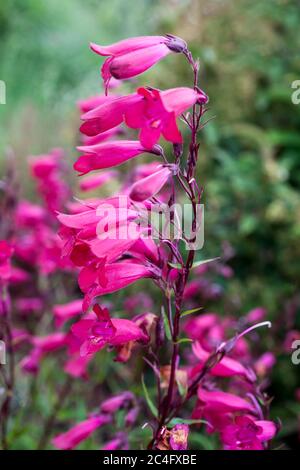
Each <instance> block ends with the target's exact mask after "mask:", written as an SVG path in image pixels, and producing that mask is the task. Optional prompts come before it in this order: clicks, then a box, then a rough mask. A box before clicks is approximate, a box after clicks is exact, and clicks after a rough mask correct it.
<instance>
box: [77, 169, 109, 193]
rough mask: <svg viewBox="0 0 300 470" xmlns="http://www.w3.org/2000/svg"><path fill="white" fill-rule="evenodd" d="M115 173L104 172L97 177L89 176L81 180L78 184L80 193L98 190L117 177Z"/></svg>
mask: <svg viewBox="0 0 300 470" xmlns="http://www.w3.org/2000/svg"><path fill="white" fill-rule="evenodd" d="M117 174H118V173H117V172H116V171H105V172H103V173H101V174H99V175H91V176H88V177H86V178H84V179H82V180H81V181H80V183H79V186H80V189H81V191H91V190H93V189H96V188H100V187H101V186H102V185H103V184H105V183H107V182H108V181H110V180H111V179H112V178H114V177H116V176H117Z"/></svg>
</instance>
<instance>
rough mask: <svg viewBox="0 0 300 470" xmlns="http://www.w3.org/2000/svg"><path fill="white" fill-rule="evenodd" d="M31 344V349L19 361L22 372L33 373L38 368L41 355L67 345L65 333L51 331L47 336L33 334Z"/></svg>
mask: <svg viewBox="0 0 300 470" xmlns="http://www.w3.org/2000/svg"><path fill="white" fill-rule="evenodd" d="M31 343H32V344H33V346H34V347H33V349H32V351H31V352H30V353H29V354H28V355H27V356H25V357H24V358H23V359H22V361H21V363H20V366H21V369H22V370H23V371H24V372H27V373H30V374H35V373H37V372H38V370H39V365H40V362H41V360H42V359H43V357H44V356H45V355H47V354H49V353H52V352H55V351H57V350H59V349H61V348H63V347H65V346H67V335H66V333H61V332H57V333H51V334H49V335H47V336H34V337H32V338H31Z"/></svg>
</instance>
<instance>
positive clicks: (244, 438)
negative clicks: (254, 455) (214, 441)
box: [221, 416, 276, 450]
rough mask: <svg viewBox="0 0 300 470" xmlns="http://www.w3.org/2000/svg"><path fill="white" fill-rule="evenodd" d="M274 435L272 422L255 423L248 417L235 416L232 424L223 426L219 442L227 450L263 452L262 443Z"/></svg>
mask: <svg viewBox="0 0 300 470" xmlns="http://www.w3.org/2000/svg"><path fill="white" fill-rule="evenodd" d="M275 434H276V426H275V424H274V423H273V422H272V421H263V420H261V421H255V420H254V419H252V418H250V417H249V416H237V417H235V418H234V423H233V424H229V425H227V426H224V428H223V429H222V430H221V440H222V442H223V445H224V447H225V449H228V450H263V449H264V446H263V443H264V442H266V441H269V440H270V439H272V438H273V437H274V436H275Z"/></svg>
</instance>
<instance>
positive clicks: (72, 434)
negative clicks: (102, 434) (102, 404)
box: [52, 415, 110, 450]
mask: <svg viewBox="0 0 300 470" xmlns="http://www.w3.org/2000/svg"><path fill="white" fill-rule="evenodd" d="M109 422H110V417H109V416H108V415H105V416H104V415H100V416H92V417H91V418H88V419H86V420H85V421H82V422H81V423H78V424H76V425H75V426H74V427H73V428H71V429H70V430H69V431H67V432H65V433H63V434H59V435H58V436H56V437H55V438H54V439H53V440H52V443H53V445H54V447H57V448H58V449H62V450H71V449H74V447H77V446H78V444H80V443H81V442H82V441H84V440H85V439H87V438H88V437H89V436H90V435H91V434H92V433H93V432H94V431H96V429H98V428H100V427H101V426H103V425H105V424H107V423H109Z"/></svg>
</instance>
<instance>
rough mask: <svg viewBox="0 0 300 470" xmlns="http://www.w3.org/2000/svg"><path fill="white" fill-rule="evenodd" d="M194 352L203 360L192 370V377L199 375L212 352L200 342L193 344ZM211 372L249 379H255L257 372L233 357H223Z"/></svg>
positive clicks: (219, 375) (221, 375) (215, 374)
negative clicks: (205, 348) (206, 349)
mask: <svg viewBox="0 0 300 470" xmlns="http://www.w3.org/2000/svg"><path fill="white" fill-rule="evenodd" d="M193 352H194V354H195V356H196V357H197V359H199V360H200V361H201V362H200V364H197V365H196V366H195V367H194V368H193V369H192V371H191V374H190V375H191V377H194V376H195V375H198V374H199V372H200V371H201V370H202V368H203V365H204V363H205V361H206V360H207V359H208V358H209V356H210V353H209V352H207V351H205V350H204V349H203V348H202V347H201V345H200V343H199V342H196V343H194V344H193ZM210 374H211V375H214V376H217V377H234V376H242V377H245V378H246V379H248V380H249V381H251V382H252V381H253V380H255V378H256V377H255V374H254V372H253V371H251V370H250V369H247V368H246V367H244V366H243V365H242V364H241V363H240V362H239V361H237V360H235V359H232V358H230V357H226V356H225V357H223V359H221V361H220V362H218V363H217V364H216V365H215V366H214V367H213V368H212V369H211V370H210Z"/></svg>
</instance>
